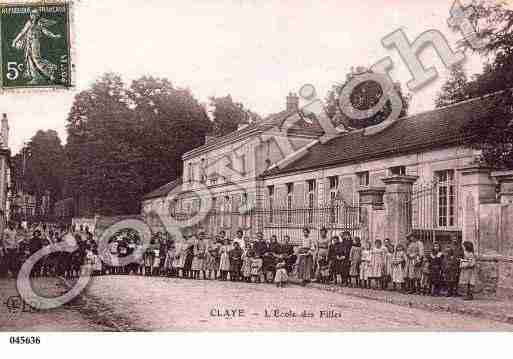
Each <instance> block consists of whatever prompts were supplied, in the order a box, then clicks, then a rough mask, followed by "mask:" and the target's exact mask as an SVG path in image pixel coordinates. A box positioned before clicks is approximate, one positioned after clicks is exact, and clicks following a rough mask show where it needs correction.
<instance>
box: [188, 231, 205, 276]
mask: <svg viewBox="0 0 513 359" xmlns="http://www.w3.org/2000/svg"><path fill="white" fill-rule="evenodd" d="M205 251H206V246H205V242H204V241H203V234H200V235H199V237H198V238H197V239H196V240H195V244H194V248H193V254H194V258H193V260H192V266H191V270H192V279H200V271H203V279H205V271H204V267H203V264H204V260H205Z"/></svg>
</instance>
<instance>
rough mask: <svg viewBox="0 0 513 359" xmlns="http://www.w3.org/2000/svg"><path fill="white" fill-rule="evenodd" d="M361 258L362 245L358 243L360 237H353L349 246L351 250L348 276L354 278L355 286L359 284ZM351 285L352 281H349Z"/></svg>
mask: <svg viewBox="0 0 513 359" xmlns="http://www.w3.org/2000/svg"><path fill="white" fill-rule="evenodd" d="M361 258H362V246H361V243H360V238H358V237H355V239H354V241H353V246H352V247H351V251H350V252H349V261H350V263H351V265H350V268H349V276H350V277H351V279H350V281H351V282H352V279H353V278H354V280H355V283H354V285H355V287H359V286H360V260H361ZM351 285H352V283H351Z"/></svg>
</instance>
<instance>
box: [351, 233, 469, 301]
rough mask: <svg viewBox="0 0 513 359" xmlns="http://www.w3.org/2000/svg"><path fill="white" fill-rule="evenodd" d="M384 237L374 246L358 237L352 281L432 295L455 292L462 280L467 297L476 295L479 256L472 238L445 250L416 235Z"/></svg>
mask: <svg viewBox="0 0 513 359" xmlns="http://www.w3.org/2000/svg"><path fill="white" fill-rule="evenodd" d="M385 241H386V243H385V244H383V243H382V241H381V240H376V241H374V245H373V246H371V244H370V242H365V243H364V244H363V247H361V248H360V244H359V240H358V239H356V240H355V241H354V243H353V246H352V248H351V254H350V261H351V269H350V276H351V281H350V284H349V285H351V286H353V285H355V286H357V287H361V288H377V289H383V290H386V289H392V290H398V291H401V292H406V293H409V294H420V295H433V296H439V295H442V292H443V289H445V295H447V296H456V295H458V287H459V285H460V284H461V285H464V286H466V289H467V293H466V299H468V300H471V299H472V298H473V295H472V288H473V286H474V285H475V281H476V260H475V256H474V246H473V244H472V243H471V242H464V243H463V245H462V247H463V248H461V250H460V248H458V247H459V246H457V245H450V246H447V248H445V250H442V248H441V246H440V244H439V243H436V242H435V243H434V244H433V247H432V249H431V250H430V251H428V250H427V249H424V244H423V243H422V241H420V240H417V239H416V238H415V237H414V236H409V237H408V239H407V244H406V245H403V244H397V245H396V246H392V245H391V244H390V242H389V241H388V240H385ZM353 281H354V283H353ZM390 284H391V286H390Z"/></svg>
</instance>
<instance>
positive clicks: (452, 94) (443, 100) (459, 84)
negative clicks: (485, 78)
mask: <svg viewBox="0 0 513 359" xmlns="http://www.w3.org/2000/svg"><path fill="white" fill-rule="evenodd" d="M469 98H470V89H469V81H468V79H467V75H466V74H465V71H464V70H463V67H462V66H461V65H456V66H454V67H453V68H452V69H451V73H450V75H449V78H448V79H447V81H446V82H445V83H444V85H443V86H442V88H441V90H440V92H439V93H438V94H437V97H436V99H435V106H436V107H444V106H448V105H451V104H453V103H457V102H461V101H465V100H468V99H469Z"/></svg>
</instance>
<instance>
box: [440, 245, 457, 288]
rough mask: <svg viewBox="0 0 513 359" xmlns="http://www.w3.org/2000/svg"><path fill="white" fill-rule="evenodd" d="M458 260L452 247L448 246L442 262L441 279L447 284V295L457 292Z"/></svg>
mask: <svg viewBox="0 0 513 359" xmlns="http://www.w3.org/2000/svg"><path fill="white" fill-rule="evenodd" d="M459 273H460V260H459V258H458V257H457V256H456V255H455V254H454V250H453V249H452V248H448V249H447V252H446V254H445V256H444V260H443V263H442V275H443V280H444V282H445V284H446V286H447V296H448V297H452V296H455V295H456V294H457V292H458V279H459Z"/></svg>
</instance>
